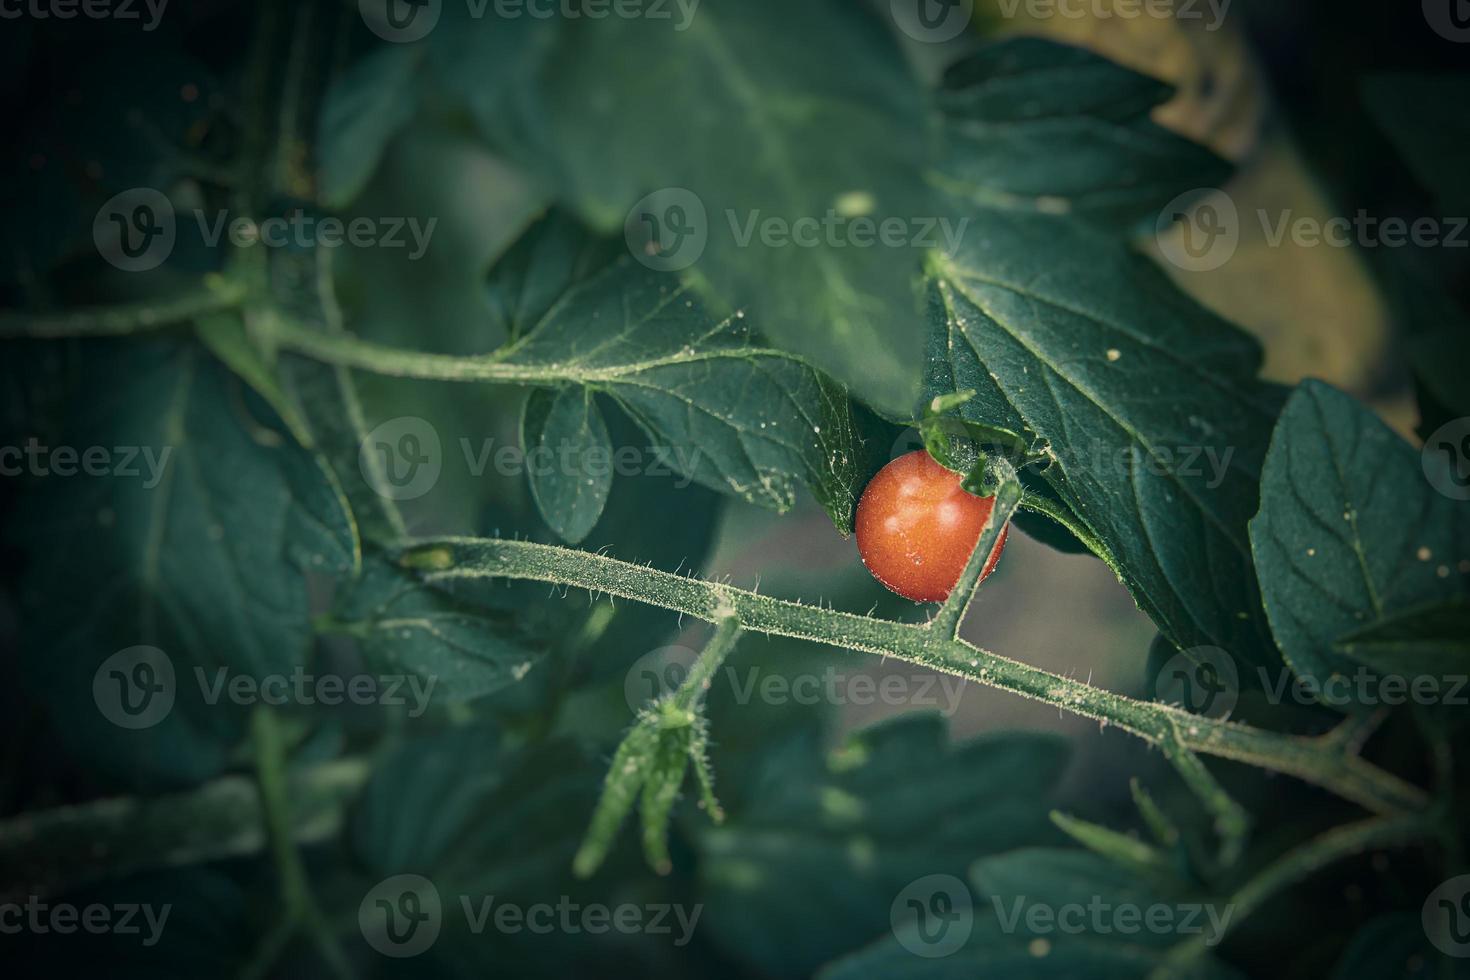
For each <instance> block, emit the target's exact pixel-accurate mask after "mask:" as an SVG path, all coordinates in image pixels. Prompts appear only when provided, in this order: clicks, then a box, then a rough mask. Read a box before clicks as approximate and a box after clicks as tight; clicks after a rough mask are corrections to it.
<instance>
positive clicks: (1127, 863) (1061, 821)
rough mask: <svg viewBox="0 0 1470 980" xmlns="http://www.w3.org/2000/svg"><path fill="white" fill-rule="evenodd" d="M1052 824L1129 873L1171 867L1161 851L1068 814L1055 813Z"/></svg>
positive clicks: (1161, 870) (1161, 869)
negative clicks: (1129, 871)
mask: <svg viewBox="0 0 1470 980" xmlns="http://www.w3.org/2000/svg"><path fill="white" fill-rule="evenodd" d="M1051 822H1052V823H1054V824H1056V825H1057V826H1058V827H1060V828H1061V830H1062V832H1063V833H1065V834H1066V835H1067V836H1068V837H1070V838H1072V839H1073V840H1075V841H1076V842H1077V843H1079V844H1081V845H1082V846H1083V847H1085V848H1087V849H1088V850H1089V851H1092V852H1093V853H1094V854H1096V855H1098V856H1099V857H1104V858H1107V859H1108V860H1109V861H1113V862H1115V863H1117V864H1120V865H1122V866H1123V867H1125V868H1128V869H1130V870H1133V871H1139V872H1153V873H1160V872H1164V871H1166V870H1167V869H1168V867H1169V859H1168V858H1167V857H1166V856H1165V855H1164V854H1163V853H1162V852H1160V851H1159V850H1158V849H1157V848H1155V847H1152V846H1150V845H1148V844H1145V843H1144V842H1143V841H1141V840H1139V839H1138V838H1136V837H1130V836H1128V835H1127V834H1122V833H1119V832H1118V831H1116V830H1111V829H1109V828H1107V827H1103V826H1101V825H1099V824H1095V823H1091V822H1089V821H1086V820H1080V819H1078V818H1077V817H1073V816H1069V815H1067V814H1065V813H1053V814H1052V815H1051Z"/></svg>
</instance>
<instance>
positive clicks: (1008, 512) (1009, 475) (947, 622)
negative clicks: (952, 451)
mask: <svg viewBox="0 0 1470 980" xmlns="http://www.w3.org/2000/svg"><path fill="white" fill-rule="evenodd" d="M990 462H991V463H993V465H994V467H995V469H996V470H998V471H999V475H1000V480H999V486H998V487H997V488H996V491H995V503H994V505H993V506H992V507H991V508H990V516H989V517H987V518H986V519H985V526H984V527H983V528H981V529H980V538H979V540H977V541H976V542H975V549H974V550H973V551H972V552H970V559H969V561H967V562H966V563H965V570H964V571H963V572H961V573H960V580H959V581H958V582H956V583H955V586H954V588H953V589H952V590H950V593H949V598H947V599H945V600H944V605H942V606H940V607H939V612H938V613H937V614H935V616H934V618H933V619H932V620H930V621H929V629H930V630H932V631H933V632H934V633H936V634H938V635H939V636H944V637H947V638H949V639H954V640H957V639H959V635H960V626H961V625H962V624H963V623H964V621H965V613H966V612H967V611H968V610H969V608H970V603H971V602H973V601H974V600H975V591H976V590H977V589H978V588H979V587H980V580H981V576H982V574H983V573H984V570H985V565H986V563H988V562H989V561H990V556H991V555H992V554H994V552H995V546H996V544H997V543H999V541H1000V538H1001V535H1003V534H1005V532H1006V528H1007V527H1009V526H1010V523H1011V518H1012V517H1014V516H1015V514H1016V508H1017V507H1018V506H1020V503H1021V481H1020V480H1019V479H1017V478H1016V470H1015V467H1013V466H1011V464H1010V463H1009V462H1008V461H1007V460H1005V459H1003V458H1001V457H995V458H994V459H992V460H991V461H990Z"/></svg>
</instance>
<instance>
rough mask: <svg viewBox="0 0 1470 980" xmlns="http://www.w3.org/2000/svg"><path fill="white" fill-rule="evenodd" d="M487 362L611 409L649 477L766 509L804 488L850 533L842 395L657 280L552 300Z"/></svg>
mask: <svg viewBox="0 0 1470 980" xmlns="http://www.w3.org/2000/svg"><path fill="white" fill-rule="evenodd" d="M497 360H498V361H499V362H500V363H501V364H504V365H507V366H514V367H519V368H524V369H530V370H533V371H534V373H535V374H536V375H537V376H538V377H539V378H544V379H546V380H547V381H548V382H550V381H555V382H559V383H562V384H572V385H580V386H582V387H583V388H585V389H587V390H591V391H597V392H601V393H603V394H606V395H608V396H609V397H611V398H612V399H613V401H614V402H616V403H617V405H618V406H619V407H621V408H622V409H623V410H624V411H626V412H627V413H628V415H629V416H631V417H632V418H633V420H634V421H635V422H637V423H638V425H639V427H640V428H642V429H643V431H644V432H645V433H646V434H647V435H648V436H649V438H650V439H652V440H653V442H654V446H653V447H652V448H654V450H655V454H654V455H655V457H656V458H654V459H648V460H645V463H646V464H647V465H649V466H656V465H667V466H672V467H673V468H674V469H675V470H677V471H678V472H681V473H683V474H685V475H686V476H689V477H691V478H692V479H694V480H696V481H698V482H699V483H702V484H704V485H705V486H708V487H711V488H713V489H716V490H722V491H724V492H725V493H729V494H732V495H734V496H737V497H740V498H741V499H743V500H746V501H749V502H750V503H755V504H760V505H761V506H765V507H769V508H772V509H774V510H777V511H785V510H788V509H789V508H790V507H791V506H792V505H793V504H794V503H795V493H796V488H797V486H798V485H799V484H801V483H805V484H806V485H807V486H808V487H809V488H810V489H811V491H812V493H813V494H814V495H815V496H816V498H817V501H818V503H820V504H821V505H822V507H823V508H824V509H825V510H826V511H827V513H828V514H829V515H830V516H831V518H832V520H833V522H834V523H835V524H836V525H837V527H838V528H839V529H840V530H841V531H843V532H844V533H846V532H847V531H849V530H850V529H851V523H852V512H853V509H854V507H855V506H856V503H857V492H858V490H859V487H858V481H859V480H860V478H861V477H862V476H864V475H865V474H863V473H861V472H860V469H861V464H862V450H861V447H860V446H859V444H858V439H857V435H856V430H855V423H854V418H853V411H852V406H851V403H850V402H849V401H848V397H847V393H846V392H845V391H844V390H843V389H842V388H841V387H840V386H839V385H837V384H836V383H835V382H834V381H832V380H831V379H830V378H828V377H827V376H826V375H824V374H822V373H821V372H819V371H817V370H816V369H814V368H812V367H811V366H809V365H807V364H806V363H804V362H802V361H800V360H798V359H796V358H794V357H791V356H790V355H787V354H783V353H781V352H779V351H774V350H769V349H766V348H762V347H760V346H757V345H756V344H754V343H753V342H752V340H751V338H750V331H749V327H748V325H747V323H746V320H745V318H744V317H742V316H740V315H739V314H736V315H735V316H731V317H727V318H725V319H723V320H717V319H715V318H713V317H711V316H710V315H708V314H707V313H706V312H705V310H704V308H703V307H702V306H701V305H700V303H699V302H698V301H697V300H696V299H695V297H694V295H693V293H692V291H691V290H690V289H689V287H688V286H685V285H681V284H679V283H678V282H676V281H675V280H672V279H671V278H669V277H668V276H666V275H662V274H660V273H656V272H653V271H651V270H648V269H644V268H642V267H641V266H639V265H637V264H636V263H634V262H633V261H632V260H631V259H627V258H624V259H622V260H620V261H619V262H617V263H616V264H614V265H613V266H611V267H609V268H608V269H606V270H604V271H603V272H601V273H599V274H597V275H595V276H593V277H592V278H591V279H590V280H588V281H586V282H583V283H581V284H579V285H578V286H577V287H576V288H574V289H572V290H571V291H570V292H568V293H567V294H565V295H564V296H562V297H561V298H560V300H559V301H558V302H557V303H555V304H554V305H553V306H552V307H551V308H550V309H549V311H548V312H547V313H546V314H545V315H544V316H543V317H542V318H541V319H540V320H539V321H537V323H536V324H535V326H534V328H533V329H531V330H530V331H529V332H528V333H527V334H526V335H525V336H524V337H522V338H521V339H520V340H519V341H518V342H517V343H515V344H513V345H511V346H510V347H508V348H506V349H505V350H504V351H503V352H502V353H501V354H500V355H499V356H498V358H497ZM660 451H663V452H662V453H660ZM659 455H662V456H664V457H665V458H664V459H662V460H659V459H658V458H657V457H658V456H659Z"/></svg>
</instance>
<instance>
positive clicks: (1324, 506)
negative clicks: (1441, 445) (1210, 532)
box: [1250, 381, 1470, 707]
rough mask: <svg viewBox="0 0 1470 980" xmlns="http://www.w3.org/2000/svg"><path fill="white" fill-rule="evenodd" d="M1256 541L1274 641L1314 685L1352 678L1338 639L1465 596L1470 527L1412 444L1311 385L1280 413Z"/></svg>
mask: <svg viewBox="0 0 1470 980" xmlns="http://www.w3.org/2000/svg"><path fill="white" fill-rule="evenodd" d="M1250 530H1251V544H1252V546H1253V548H1254V549H1255V554H1256V568H1257V571H1258V573H1259V575H1260V580H1261V591H1262V594H1263V597H1264V600H1265V604H1266V612H1267V614H1268V615H1269V616H1270V620H1271V628H1272V630H1273V631H1274V632H1275V635H1276V641H1277V643H1279V644H1280V646H1281V651H1282V653H1283V654H1284V655H1285V656H1286V659H1287V662H1288V663H1290V664H1291V667H1292V669H1293V670H1294V671H1296V673H1297V674H1299V675H1301V676H1302V677H1303V678H1307V679H1309V680H1311V681H1314V682H1316V684H1323V683H1325V682H1326V681H1328V680H1329V678H1331V677H1332V676H1333V675H1334V674H1335V673H1339V672H1343V673H1345V672H1349V671H1351V670H1352V669H1353V667H1354V661H1353V660H1352V659H1349V658H1348V657H1347V656H1345V655H1344V654H1343V653H1342V652H1339V651H1337V650H1334V648H1333V645H1334V643H1336V642H1337V641H1338V639H1339V638H1340V637H1345V636H1346V635H1348V634H1352V633H1355V631H1358V630H1362V629H1364V628H1367V627H1369V626H1370V624H1375V623H1379V622H1381V621H1382V620H1385V619H1391V620H1397V619H1398V617H1399V616H1401V615H1402V614H1404V613H1406V612H1408V611H1410V610H1413V609H1414V608H1415V607H1417V606H1420V605H1422V604H1424V603H1429V602H1435V601H1437V600H1459V599H1463V597H1464V596H1465V595H1466V593H1467V576H1466V575H1465V574H1464V573H1463V572H1461V571H1460V570H1459V567H1458V565H1459V562H1460V561H1462V560H1463V559H1465V558H1466V556H1470V515H1467V514H1466V511H1465V508H1464V507H1463V506H1462V505H1460V504H1458V503H1456V502H1454V501H1451V500H1449V499H1447V498H1445V497H1443V496H1441V495H1440V494H1438V493H1437V492H1436V491H1435V490H1434V488H1433V487H1432V486H1430V484H1429V482H1428V481H1427V480H1425V478H1424V475H1423V473H1422V471H1421V468H1420V462H1419V454H1418V453H1417V452H1416V451H1415V450H1414V449H1413V448H1412V447H1411V446H1409V444H1408V443H1406V442H1404V441H1403V440H1402V439H1400V438H1399V437H1398V436H1397V435H1395V434H1394V433H1393V432H1392V431H1391V430H1390V429H1389V428H1388V426H1386V425H1384V424H1383V423H1382V422H1381V421H1379V419H1378V418H1377V417H1376V416H1375V415H1373V413H1372V412H1370V411H1369V410H1368V409H1366V408H1364V407H1363V406H1362V405H1360V404H1358V403H1357V402H1356V401H1354V400H1353V399H1352V398H1350V397H1349V396H1347V395H1345V394H1343V393H1342V392H1339V391H1337V390H1336V389H1334V388H1331V387H1330V386H1328V385H1326V384H1323V383H1321V382H1317V381H1307V382H1304V383H1303V384H1302V385H1301V386H1300V387H1298V388H1297V390H1296V392H1295V393H1294V394H1293V395H1292V396H1291V400H1290V401H1289V402H1288V403H1287V406H1286V409H1285V410H1284V411H1283V412H1282V413H1281V420H1280V422H1279V423H1278V425H1277V427H1276V432H1275V435H1273V436H1272V439H1271V449H1270V452H1269V454H1268V455H1267V457H1266V466H1265V471H1264V473H1263V475H1262V480H1261V512H1260V513H1259V514H1258V515H1257V516H1256V518H1255V519H1254V520H1253V521H1251V529H1250ZM1425 625H1426V624H1423V623H1420V624H1417V625H1414V626H1407V627H1406V624H1405V623H1403V622H1398V623H1397V625H1394V626H1388V627H1386V629H1387V630H1388V631H1389V632H1388V634H1387V636H1388V637H1390V638H1392V637H1393V636H1394V635H1395V631H1396V630H1399V629H1403V628H1408V629H1410V630H1417V629H1420V628H1422V627H1424V626H1425ZM1383 628H1385V627H1380V629H1383ZM1373 635H1374V633H1373V632H1372V631H1370V633H1369V637H1370V639H1371V638H1372V637H1373ZM1377 635H1378V637H1379V639H1380V640H1381V639H1383V638H1384V634H1383V633H1382V632H1378V634H1377ZM1401 635H1402V634H1400V636H1401ZM1333 700H1337V699H1333ZM1338 706H1339V707H1347V705H1342V704H1339V705H1338Z"/></svg>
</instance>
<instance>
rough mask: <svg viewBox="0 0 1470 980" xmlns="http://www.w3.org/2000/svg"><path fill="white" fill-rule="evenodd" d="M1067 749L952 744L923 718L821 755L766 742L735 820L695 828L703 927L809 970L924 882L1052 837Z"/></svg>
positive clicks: (1026, 741) (765, 966)
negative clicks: (1054, 800) (1051, 816)
mask: <svg viewBox="0 0 1470 980" xmlns="http://www.w3.org/2000/svg"><path fill="white" fill-rule="evenodd" d="M1066 759H1067V747H1066V744H1065V742H1063V741H1061V740H1059V739H1056V738H1053V737H1050V736H1041V735H1021V734H1017V735H1004V736H1000V735H995V736H987V737H984V738H979V739H975V740H973V741H969V742H965V743H960V744H955V745H950V744H946V736H945V724H944V722H943V720H942V719H940V718H939V717H937V716H934V715H927V714H921V715H907V716H902V717H899V718H896V719H894V720H892V721H890V722H886V723H884V724H881V725H877V726H874V727H872V728H868V729H865V730H863V731H861V732H858V733H857V734H855V735H853V736H851V737H850V738H849V739H848V740H847V741H846V742H845V743H844V744H842V745H841V746H839V747H838V748H837V749H836V750H834V751H833V752H832V753H830V754H829V755H828V756H827V757H826V758H825V759H824V758H823V757H822V755H821V753H820V751H819V749H818V747H817V745H816V744H815V740H814V739H813V738H812V737H810V736H803V737H800V738H799V739H795V740H792V741H790V742H789V743H788V744H786V745H784V746H782V747H781V748H779V749H776V750H772V751H768V752H767V753H766V754H765V756H764V758H763V759H762V761H761V768H762V772H761V774H760V775H759V777H758V778H757V779H756V781H755V783H754V787H753V791H752V792H751V793H750V794H749V795H748V797H747V798H746V799H745V800H744V801H743V803H742V804H741V805H740V806H739V807H738V808H736V809H732V810H731V812H730V814H729V819H728V821H727V822H726V823H725V824H724V825H723V826H721V827H705V828H703V829H702V830H701V831H700V833H699V838H698V840H699V850H700V854H701V859H700V863H699V873H700V878H701V882H702V896H703V900H704V902H705V905H706V913H705V922H706V928H707V929H708V930H709V931H710V934H711V935H712V937H713V939H714V940H715V941H716V942H717V943H718V944H719V945H720V946H722V947H723V948H724V949H725V950H726V951H727V952H729V953H730V954H732V955H735V956H738V957H740V958H741V959H742V960H743V961H745V962H747V963H750V964H751V965H752V967H753V968H755V969H756V970H757V972H760V973H762V974H763V975H768V976H783V977H784V976H790V977H796V976H810V975H811V973H812V971H814V970H815V969H816V968H817V967H818V966H819V965H820V964H822V963H824V962H826V961H828V960H830V959H832V958H833V957H835V956H837V955H838V954H840V953H842V952H844V951H845V950H849V949H852V948H853V947H854V946H856V945H857V944H859V943H862V942H866V941H868V940H869V939H871V938H872V937H874V936H876V935H878V934H880V933H882V932H883V931H884V930H886V929H887V928H888V922H889V905H890V903H891V902H892V901H893V897H894V896H895V895H896V894H898V892H899V891H900V890H901V889H902V888H903V887H904V886H905V885H906V884H908V883H909V882H910V881H912V880H914V879H915V878H918V877H920V876H923V875H927V874H934V873H940V872H949V873H951V874H963V870H964V868H965V866H966V864H967V863H968V862H969V861H970V860H972V859H973V858H974V857H975V855H977V854H983V853H990V852H993V851H997V850H1004V849H1006V848H1010V847H1016V846H1019V845H1021V844H1025V843H1033V842H1036V841H1038V840H1047V841H1049V840H1052V839H1054V836H1055V831H1054V830H1052V828H1051V827H1050V826H1049V824H1048V822H1047V820H1046V813H1047V812H1048V810H1049V809H1050V807H1049V805H1048V804H1047V802H1046V795H1047V794H1048V793H1049V792H1050V791H1051V790H1052V788H1053V787H1054V786H1055V783H1056V781H1057V779H1058V778H1059V777H1060V775H1061V771H1062V769H1063V768H1064V766H1065V764H1066Z"/></svg>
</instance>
